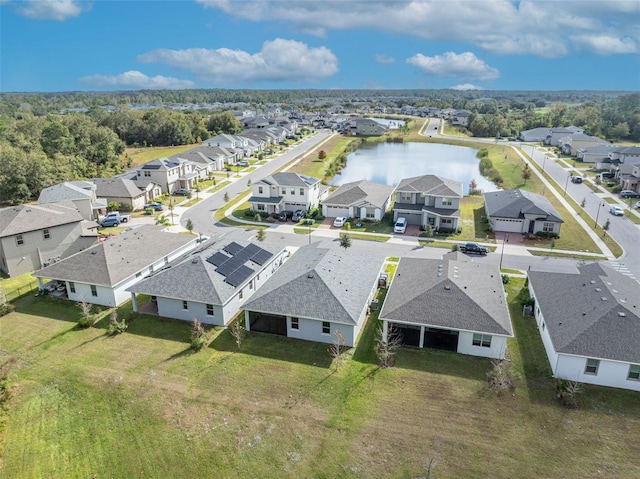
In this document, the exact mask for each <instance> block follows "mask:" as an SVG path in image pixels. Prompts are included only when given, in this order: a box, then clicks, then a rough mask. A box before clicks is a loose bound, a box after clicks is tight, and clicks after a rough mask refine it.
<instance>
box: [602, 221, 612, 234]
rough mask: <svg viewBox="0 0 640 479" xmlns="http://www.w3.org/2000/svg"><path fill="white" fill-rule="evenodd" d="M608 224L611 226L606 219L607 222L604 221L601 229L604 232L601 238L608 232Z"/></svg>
mask: <svg viewBox="0 0 640 479" xmlns="http://www.w3.org/2000/svg"><path fill="white" fill-rule="evenodd" d="M610 224H611V222H610V221H609V219H607V221H605V222H604V224H603V225H602V229H603V230H604V233H603V234H602V237H603V238H604V237H605V236H607V231H608V230H609V225H610Z"/></svg>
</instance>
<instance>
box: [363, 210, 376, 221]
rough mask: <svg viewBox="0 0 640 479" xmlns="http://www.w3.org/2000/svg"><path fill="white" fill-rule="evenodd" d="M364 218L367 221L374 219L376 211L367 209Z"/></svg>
mask: <svg viewBox="0 0 640 479" xmlns="http://www.w3.org/2000/svg"><path fill="white" fill-rule="evenodd" d="M365 216H366V217H367V218H369V219H373V218H375V217H376V210H374V209H371V208H367V210H366V212H365Z"/></svg>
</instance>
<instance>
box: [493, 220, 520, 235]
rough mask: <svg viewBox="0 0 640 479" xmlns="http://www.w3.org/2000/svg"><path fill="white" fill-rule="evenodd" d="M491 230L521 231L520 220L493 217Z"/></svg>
mask: <svg viewBox="0 0 640 479" xmlns="http://www.w3.org/2000/svg"><path fill="white" fill-rule="evenodd" d="M493 231H504V232H505V233H522V220H515V219H508V218H494V219H493Z"/></svg>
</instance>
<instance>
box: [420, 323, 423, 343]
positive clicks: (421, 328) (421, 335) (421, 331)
mask: <svg viewBox="0 0 640 479" xmlns="http://www.w3.org/2000/svg"><path fill="white" fill-rule="evenodd" d="M420 347H421V348H424V326H420Z"/></svg>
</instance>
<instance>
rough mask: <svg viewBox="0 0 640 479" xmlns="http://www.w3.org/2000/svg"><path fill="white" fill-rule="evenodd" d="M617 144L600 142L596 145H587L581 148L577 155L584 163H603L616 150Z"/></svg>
mask: <svg viewBox="0 0 640 479" xmlns="http://www.w3.org/2000/svg"><path fill="white" fill-rule="evenodd" d="M615 148H616V146H614V145H612V144H610V143H599V144H597V145H594V146H587V147H585V148H581V149H579V150H578V151H577V152H576V157H577V158H578V159H580V160H582V162H583V163H596V164H599V163H602V162H603V161H604V160H609V159H610V158H609V153H611V151H612V150H614V149H615Z"/></svg>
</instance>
